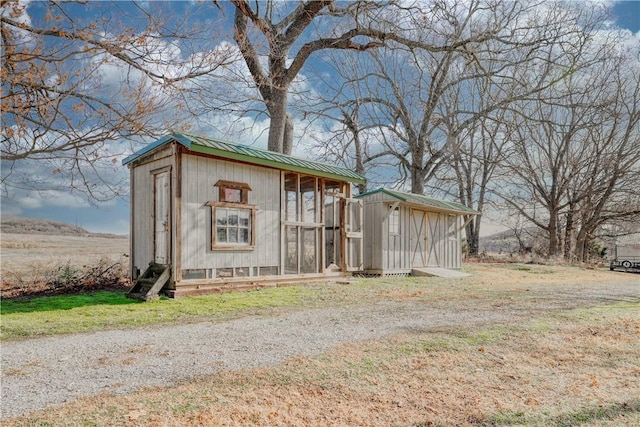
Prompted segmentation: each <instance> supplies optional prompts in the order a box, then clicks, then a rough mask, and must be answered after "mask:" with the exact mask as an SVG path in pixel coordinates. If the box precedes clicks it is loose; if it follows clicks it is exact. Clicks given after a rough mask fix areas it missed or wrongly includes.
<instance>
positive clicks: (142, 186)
mask: <svg viewBox="0 0 640 427" xmlns="http://www.w3.org/2000/svg"><path fill="white" fill-rule="evenodd" d="M171 153H172V151H171V147H167V148H166V149H164V150H161V151H159V152H157V153H156V154H154V155H153V156H152V157H150V158H149V159H148V160H146V161H145V162H144V163H141V164H135V166H134V167H132V169H131V172H130V174H131V179H132V181H133V182H134V183H135V184H134V185H133V186H132V188H131V211H132V218H131V239H132V241H133V242H134V243H133V245H132V248H131V265H132V266H133V268H138V269H140V272H143V271H144V270H145V269H146V268H147V266H148V265H149V263H150V262H152V261H153V256H154V253H153V251H154V241H153V238H154V236H153V232H154V230H153V223H154V212H153V210H154V201H153V186H154V182H153V178H154V177H153V173H152V172H153V171H155V170H158V169H162V168H165V167H172V172H171V177H172V181H173V174H174V173H175V172H174V170H173V169H175V168H173V156H172V155H171ZM172 191H173V187H172ZM171 209H173V205H172V207H171ZM174 218H175V215H174V212H171V220H172V221H173V219H174Z"/></svg>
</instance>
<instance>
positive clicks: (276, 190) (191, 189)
mask: <svg viewBox="0 0 640 427" xmlns="http://www.w3.org/2000/svg"><path fill="white" fill-rule="evenodd" d="M123 164H124V165H126V166H128V167H129V169H130V179H131V193H130V194H131V230H130V241H131V243H130V244H131V248H130V249H131V250H130V256H131V259H130V263H131V276H132V278H133V279H135V280H136V285H135V286H134V287H133V288H132V289H131V292H130V294H131V295H134V296H137V297H141V298H144V299H147V298H149V297H152V296H154V295H157V293H158V292H160V291H162V292H163V293H165V294H167V295H169V296H172V297H175V296H180V295H186V294H197V293H209V292H216V291H222V290H227V289H239V288H246V287H248V286H249V287H262V286H274V285H277V284H280V283H284V282H290V281H301V280H319V279H324V278H328V277H336V276H338V277H339V276H341V275H346V274H349V272H352V271H360V270H361V269H362V259H363V257H362V251H363V243H362V237H363V236H362V201H360V200H356V199H352V198H351V186H352V184H358V183H364V182H365V178H364V176H362V175H361V174H358V173H356V172H354V171H351V170H348V169H344V168H340V167H337V166H334V165H328V164H324V163H319V162H315V161H310V160H304V159H299V158H295V157H292V156H287V155H283V154H278V153H273V152H269V151H265V150H260V149H257V148H253V147H249V146H246V145H240V144H233V143H229V142H224V141H220V140H217V139H213V138H208V137H202V136H196V135H190V134H185V133H173V134H170V135H167V136H165V137H163V138H161V139H159V140H157V141H156V142H154V143H152V144H150V145H148V146H146V147H144V148H143V149H141V150H140V151H137V152H135V153H134V154H132V155H131V156H129V157H127V158H126V159H125V160H124V161H123Z"/></svg>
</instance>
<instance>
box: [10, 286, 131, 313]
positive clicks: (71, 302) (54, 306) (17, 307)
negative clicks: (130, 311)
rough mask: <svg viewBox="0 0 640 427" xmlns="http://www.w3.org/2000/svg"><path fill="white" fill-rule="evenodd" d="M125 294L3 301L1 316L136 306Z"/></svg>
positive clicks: (107, 293)
mask: <svg viewBox="0 0 640 427" xmlns="http://www.w3.org/2000/svg"><path fill="white" fill-rule="evenodd" d="M135 303H136V301H134V300H132V299H130V298H127V297H126V296H125V294H124V292H108V291H103V292H95V293H86V294H79V295H56V296H48V297H36V298H31V299H23V300H12V301H6V300H5V301H2V304H0V314H1V315H7V314H15V313H34V312H41V311H59V310H71V309H74V308H79V307H87V306H95V305H123V304H135Z"/></svg>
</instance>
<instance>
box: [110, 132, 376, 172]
mask: <svg viewBox="0 0 640 427" xmlns="http://www.w3.org/2000/svg"><path fill="white" fill-rule="evenodd" d="M172 141H175V142H178V143H180V144H182V145H183V146H185V147H186V148H187V149H189V151H192V152H196V153H202V154H209V155H212V156H216V157H221V158H224V159H231V160H238V161H242V162H245V163H250V164H254V165H261V166H268V167H273V168H276V169H283V170H287V171H292V172H301V173H308V174H311V175H315V176H321V177H324V178H333V179H339V180H342V181H349V182H353V183H357V184H364V183H365V182H366V178H365V177H364V175H361V174H359V173H358V172H355V171H352V170H350V169H346V168H341V167H338V166H333V165H329V164H326V163H321V162H316V161H313V160H306V159H300V158H297V157H292V156H288V155H286V154H281V153H274V152H272V151H267V150H260V149H258V148H253V147H249V146H246V145H242V144H232V143H230V142H225V141H220V140H217V139H213V138H208V137H205V136H198V135H191V134H186V133H172V134H170V135H166V136H164V137H162V138H160V139H159V140H157V141H155V142H153V143H151V144H149V145H147V146H146V147H144V148H142V149H141V150H139V151H136V152H135V153H133V154H131V155H130V156H128V157H127V158H125V159H124V160H123V161H122V164H123V165H128V164H129V163H131V162H133V161H135V160H136V159H139V158H141V157H142V156H144V155H145V154H147V153H149V152H151V151H153V150H155V149H156V148H158V147H160V146H162V145H165V144H168V143H170V142H172Z"/></svg>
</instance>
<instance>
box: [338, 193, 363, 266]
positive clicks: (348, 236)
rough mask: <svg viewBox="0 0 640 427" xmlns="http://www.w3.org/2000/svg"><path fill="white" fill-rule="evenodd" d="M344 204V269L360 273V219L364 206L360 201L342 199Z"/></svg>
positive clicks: (361, 245)
mask: <svg viewBox="0 0 640 427" xmlns="http://www.w3.org/2000/svg"><path fill="white" fill-rule="evenodd" d="M343 203H344V214H345V221H344V227H343V229H344V231H345V233H344V239H343V240H344V242H345V251H344V255H345V267H346V270H347V271H361V270H362V267H363V251H364V246H363V241H362V219H363V218H362V217H363V212H364V204H363V201H362V199H343Z"/></svg>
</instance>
